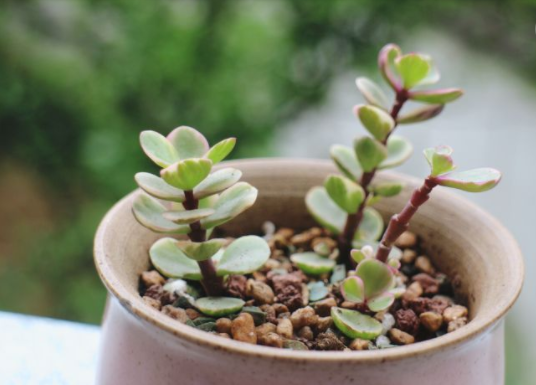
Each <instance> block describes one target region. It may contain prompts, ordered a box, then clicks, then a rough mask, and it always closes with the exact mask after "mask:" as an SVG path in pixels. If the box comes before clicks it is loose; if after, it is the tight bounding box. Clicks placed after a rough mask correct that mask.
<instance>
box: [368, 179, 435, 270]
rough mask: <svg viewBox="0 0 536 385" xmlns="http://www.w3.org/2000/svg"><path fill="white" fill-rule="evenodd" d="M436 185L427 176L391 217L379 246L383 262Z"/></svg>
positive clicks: (379, 254)
mask: <svg viewBox="0 0 536 385" xmlns="http://www.w3.org/2000/svg"><path fill="white" fill-rule="evenodd" d="M435 186H437V182H436V181H435V180H434V179H433V178H432V177H430V176H429V177H428V178H426V179H425V180H424V183H423V185H422V186H421V187H420V188H418V189H416V190H415V191H413V194H412V195H411V199H410V200H409V202H408V203H406V206H405V207H404V209H402V211H401V212H399V213H398V214H395V215H393V216H392V217H391V220H390V221H389V225H388V226H387V230H385V233H384V234H383V237H382V240H381V242H380V246H379V247H378V252H377V253H376V258H377V259H378V260H380V261H382V262H386V261H387V258H388V257H389V253H390V252H391V248H392V247H393V244H394V243H395V241H396V240H397V239H398V237H399V236H400V235H401V234H402V233H403V232H404V231H406V230H407V229H408V227H409V221H410V220H411V218H412V217H413V215H414V214H415V213H416V212H417V209H418V208H419V207H420V206H421V205H423V204H424V203H425V202H426V201H427V200H428V199H429V198H430V193H431V192H432V190H433V188H434V187H435Z"/></svg>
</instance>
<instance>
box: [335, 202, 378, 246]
mask: <svg viewBox="0 0 536 385" xmlns="http://www.w3.org/2000/svg"><path fill="white" fill-rule="evenodd" d="M341 229H342V227H341ZM382 233H383V218H382V216H381V215H380V213H379V212H378V211H376V210H375V209H373V208H372V207H366V208H365V210H364V211H363V219H362V220H361V223H360V224H359V228H358V229H357V232H356V233H355V236H354V239H355V240H368V241H375V240H377V239H379V238H380V237H381V235H382Z"/></svg>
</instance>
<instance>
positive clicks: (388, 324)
mask: <svg viewBox="0 0 536 385" xmlns="http://www.w3.org/2000/svg"><path fill="white" fill-rule="evenodd" d="M381 322H382V334H383V335H386V334H387V332H389V330H391V329H392V328H393V326H395V323H396V320H395V317H394V316H393V315H392V314H391V313H385V314H384V315H383V319H382V321H381Z"/></svg>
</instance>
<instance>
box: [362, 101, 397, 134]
mask: <svg viewBox="0 0 536 385" xmlns="http://www.w3.org/2000/svg"><path fill="white" fill-rule="evenodd" d="M354 112H355V114H356V115H357V117H358V118H359V120H360V121H361V123H362V124H363V126H364V127H365V128H366V129H367V131H368V132H370V134H371V135H372V136H373V137H374V138H376V139H377V140H379V141H380V142H383V140H385V138H386V137H387V135H389V133H390V132H391V130H392V129H393V127H394V126H395V121H394V120H393V118H392V117H391V115H389V114H388V113H387V112H385V111H384V110H382V109H380V108H378V107H374V106H364V105H360V106H356V107H355V108H354Z"/></svg>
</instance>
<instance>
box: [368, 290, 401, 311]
mask: <svg viewBox="0 0 536 385" xmlns="http://www.w3.org/2000/svg"><path fill="white" fill-rule="evenodd" d="M394 301H395V296H394V294H393V293H389V292H387V293H383V294H380V295H379V296H377V297H374V298H372V299H371V300H369V301H367V306H368V308H369V309H370V310H372V311H373V312H379V311H382V310H385V309H387V308H388V307H389V306H391V305H392V304H393V302H394Z"/></svg>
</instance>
